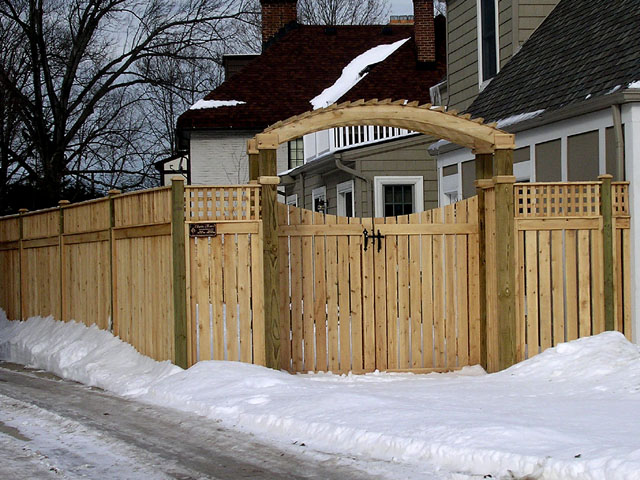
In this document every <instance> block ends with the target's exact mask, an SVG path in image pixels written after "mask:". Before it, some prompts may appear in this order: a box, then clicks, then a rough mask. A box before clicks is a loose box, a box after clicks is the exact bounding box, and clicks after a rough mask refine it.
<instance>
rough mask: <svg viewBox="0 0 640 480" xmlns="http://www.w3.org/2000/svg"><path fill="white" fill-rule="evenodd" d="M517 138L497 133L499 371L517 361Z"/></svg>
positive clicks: (494, 180) (496, 194)
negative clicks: (515, 191)
mask: <svg viewBox="0 0 640 480" xmlns="http://www.w3.org/2000/svg"><path fill="white" fill-rule="evenodd" d="M514 143H515V142H514V136H513V135H510V134H496V138H495V147H496V151H495V172H494V173H495V176H494V177H493V182H494V184H495V199H496V263H495V264H496V279H497V294H498V298H497V307H498V309H497V321H498V365H497V367H498V369H499V370H503V369H505V368H508V367H510V366H511V365H513V364H515V363H516V361H517V339H516V337H517V328H516V327H517V325H516V298H515V286H516V285H515V284H516V266H515V262H516V259H515V238H514V209H513V184H514V183H515V180H516V179H515V177H514V176H513V149H514V147H515V144H514Z"/></svg>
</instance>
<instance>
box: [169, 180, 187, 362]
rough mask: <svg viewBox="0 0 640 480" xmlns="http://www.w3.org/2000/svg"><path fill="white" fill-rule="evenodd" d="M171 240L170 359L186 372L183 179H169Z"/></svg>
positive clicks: (185, 274)
mask: <svg viewBox="0 0 640 480" xmlns="http://www.w3.org/2000/svg"><path fill="white" fill-rule="evenodd" d="M171 240H172V248H173V255H172V257H173V328H174V330H173V332H174V354H173V356H174V363H175V364H176V365H178V366H179V367H182V368H188V356H187V349H188V345H187V266H186V258H185V228H184V178H183V177H180V176H176V177H173V178H172V179H171Z"/></svg>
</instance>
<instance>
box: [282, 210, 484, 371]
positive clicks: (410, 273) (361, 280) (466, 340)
mask: <svg viewBox="0 0 640 480" xmlns="http://www.w3.org/2000/svg"><path fill="white" fill-rule="evenodd" d="M279 209H280V211H279V216H280V219H281V220H282V221H284V220H286V221H287V223H286V225H288V226H287V227H286V228H282V229H281V233H280V241H279V249H280V250H279V257H280V258H282V260H281V263H280V275H281V282H282V283H284V284H285V285H287V287H284V288H283V289H282V291H281V302H283V303H284V302H286V303H285V305H286V306H282V307H281V313H282V314H283V316H285V317H286V318H287V319H289V320H288V322H287V324H288V325H289V326H290V338H291V343H290V347H289V348H287V351H290V352H291V358H290V360H289V361H286V362H284V363H285V364H286V365H287V366H288V367H289V368H290V369H291V370H293V371H319V370H326V369H328V370H331V371H333V372H347V371H354V372H362V371H372V370H373V369H375V368H378V369H384V370H421V371H433V370H437V369H442V368H445V369H451V368H457V367H460V366H464V365H468V364H470V363H471V362H473V363H477V362H479V360H480V358H479V355H480V352H479V349H478V345H479V343H480V339H479V335H480V332H479V328H478V325H479V321H480V319H479V311H478V305H479V303H478V301H477V295H479V291H478V286H477V285H478V284H477V278H478V274H477V269H478V252H477V249H474V248H471V252H470V251H469V245H473V242H477V232H478V225H477V213H474V209H475V210H477V199H476V198H473V199H470V200H466V201H464V202H460V203H458V204H456V205H451V206H448V207H444V208H442V209H437V210H432V211H428V212H423V213H417V214H413V215H409V216H401V217H397V218H396V217H390V218H378V219H374V220H372V219H370V218H351V219H347V218H344V217H335V216H333V215H321V214H312V213H311V212H309V211H308V210H303V209H298V208H294V207H287V206H284V205H279ZM470 212H471V213H470ZM471 222H473V223H471ZM372 226H374V227H375V230H376V231H377V230H378V229H380V230H381V232H385V237H384V248H382V250H381V251H380V252H378V251H377V245H376V247H374V246H372V245H371V241H369V243H368V249H367V251H365V250H364V240H363V238H364V237H363V234H362V233H363V231H364V229H365V228H367V229H368V230H369V231H370V230H371V228H372ZM449 232H450V233H449ZM460 232H464V233H460ZM469 253H471V255H470V254H469ZM285 258H286V259H285ZM443 280H444V281H443ZM287 292H290V296H289V295H287ZM307 305H310V307H307ZM434 312H436V313H435V315H434ZM285 338H289V335H286V336H285ZM471 345H473V347H471ZM283 351H284V350H283Z"/></svg>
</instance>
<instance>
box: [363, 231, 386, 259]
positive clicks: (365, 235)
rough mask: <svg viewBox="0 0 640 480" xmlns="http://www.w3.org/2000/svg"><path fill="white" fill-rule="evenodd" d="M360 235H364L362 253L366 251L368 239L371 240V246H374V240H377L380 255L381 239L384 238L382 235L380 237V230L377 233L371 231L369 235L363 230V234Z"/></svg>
mask: <svg viewBox="0 0 640 480" xmlns="http://www.w3.org/2000/svg"><path fill="white" fill-rule="evenodd" d="M362 234H363V235H364V251H365V252H366V251H367V246H368V244H369V239H371V242H372V245H375V244H376V239H377V240H378V253H380V250H382V239H383V238H384V235H382V234H381V233H380V229H378V233H373V230H371V233H369V232H368V231H367V229H366V228H365V229H364V232H362Z"/></svg>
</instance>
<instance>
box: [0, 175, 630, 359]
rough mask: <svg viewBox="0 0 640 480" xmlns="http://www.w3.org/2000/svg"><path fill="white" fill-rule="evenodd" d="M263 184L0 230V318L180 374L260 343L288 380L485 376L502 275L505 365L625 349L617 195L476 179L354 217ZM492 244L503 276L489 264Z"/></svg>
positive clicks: (169, 192)
mask: <svg viewBox="0 0 640 480" xmlns="http://www.w3.org/2000/svg"><path fill="white" fill-rule="evenodd" d="M505 178H506V177H505ZM510 178H512V177H510ZM264 181H268V182H270V183H269V184H267V185H260V184H257V183H254V184H249V185H240V186H224V187H205V186H203V187H191V186H188V187H185V186H184V184H183V182H174V183H173V185H172V186H171V187H166V188H159V189H153V190H146V191H141V192H133V193H127V194H117V193H115V192H113V194H112V195H110V196H109V197H108V198H104V199H99V200H94V201H90V202H83V203H78V204H74V205H67V204H62V205H61V206H60V207H59V208H55V209H49V210H42V211H38V212H21V214H20V215H14V216H9V217H3V218H0V265H1V268H0V282H1V285H2V288H0V306H1V307H2V308H4V309H5V310H6V311H7V315H8V317H9V318H27V317H29V316H33V315H54V316H55V317H56V318H60V319H62V320H70V319H75V320H77V321H81V322H84V323H85V324H87V325H90V324H93V323H95V324H97V325H98V326H99V327H100V328H104V329H110V330H111V331H113V333H114V334H116V335H118V336H119V337H120V338H122V339H123V340H124V341H127V342H128V343H130V344H131V345H133V346H134V347H135V348H137V349H138V350H139V351H140V352H141V353H143V354H146V355H149V356H151V357H153V358H155V359H158V360H164V359H170V360H173V361H175V362H176V363H177V364H179V365H182V366H188V365H191V364H193V363H195V362H197V361H199V360H208V359H226V360H239V361H243V362H251V363H256V364H262V365H264V364H268V363H269V358H268V351H269V348H270V342H271V345H273V344H276V345H277V346H278V347H279V349H280V352H279V355H278V358H279V362H280V363H279V366H280V367H281V368H284V369H287V370H290V371H308V370H314V371H318V370H331V371H334V372H346V371H354V372H365V371H372V370H374V369H381V370H395V371H402V370H411V371H439V370H447V369H452V368H459V367H462V366H465V365H471V364H476V363H481V364H483V365H485V366H487V367H488V368H489V370H496V369H498V368H499V367H498V365H499V352H498V350H499V348H500V343H501V339H502V336H501V335H502V334H501V332H500V331H499V325H498V322H497V320H496V319H497V318H498V313H499V308H500V301H501V300H500V295H499V292H498V291H497V282H496V275H497V272H498V270H499V269H501V268H507V267H508V268H513V269H514V271H515V286H514V289H515V298H516V316H515V318H516V322H515V325H514V330H515V335H514V337H515V343H516V352H517V358H518V360H522V359H524V358H527V357H530V356H532V355H535V354H537V353H539V352H541V351H542V350H544V349H546V348H548V347H550V346H553V345H556V344H558V343H559V342H563V341H566V340H572V339H574V338H578V337H581V336H585V335H590V334H594V333H598V332H601V331H603V330H604V329H614V328H615V329H617V330H620V331H622V332H623V333H624V334H625V335H627V337H629V338H630V334H631V310H630V298H631V291H630V265H631V263H630V248H631V246H630V243H629V219H630V217H629V211H628V183H625V182H616V183H613V184H611V180H610V178H608V177H604V178H602V179H601V181H599V182H582V183H553V184H549V183H546V184H539V183H534V184H516V185H515V186H514V185H512V184H511V183H502V184H500V183H499V182H498V183H496V182H494V181H492V180H481V181H479V183H478V185H479V187H480V188H479V191H480V194H479V195H478V196H477V197H474V198H471V199H468V200H465V201H463V202H458V203H456V204H454V205H450V206H447V207H443V208H440V209H435V210H431V211H428V212H422V213H416V214H413V215H408V216H400V217H391V218H376V219H362V218H341V217H335V216H331V215H323V214H320V213H314V212H310V211H308V210H304V209H298V208H294V207H288V206H285V205H281V204H278V205H277V208H276V209H275V211H273V212H272V211H270V210H269V208H267V206H266V204H265V199H264V196H263V195H264V191H265V186H268V187H270V188H272V187H273V186H274V185H273V182H272V180H270V177H267V178H266V179H264ZM497 188H503V189H505V188H506V189H513V195H512V196H511V198H512V200H513V204H509V203H507V204H506V205H496V201H495V198H496V189H497ZM272 189H273V188H272ZM509 192H510V190H509ZM505 212H507V214H508V215H511V220H513V227H511V226H509V225H511V224H510V223H504V224H503V223H501V222H500V221H498V218H499V217H500V215H504V213H505ZM271 213H273V215H274V218H275V219H276V220H277V228H276V229H275V232H276V235H277V236H276V237H275V247H273V250H271V248H272V247H271V246H270V245H269V242H270V241H271V240H269V242H268V241H267V239H268V238H269V237H268V234H267V232H266V231H265V230H266V227H267V226H269V225H271V226H273V225H274V222H273V221H272V220H267V215H270V214H271ZM505 225H508V228H507V230H505ZM505 235H506V236H509V235H513V238H514V240H515V242H514V244H515V255H514V256H513V258H514V265H507V266H505V264H504V262H501V255H499V252H498V251H496V250H497V247H496V245H497V244H500V243H499V242H498V240H499V239H500V238H501V237H502V236H505ZM268 255H274V258H276V263H275V264H274V265H273V266H272V267H273V268H274V269H275V271H276V277H277V279H278V282H277V284H278V288H277V290H276V291H275V292H273V296H271V292H272V291H273V285H270V284H269V283H268V282H266V281H265V278H267V275H266V272H268V270H269V268H271V267H270V266H269V265H268V262H267V261H266V260H265V259H267V258H268ZM505 258H508V256H506V255H505ZM270 302H274V303H272V304H271V305H275V307H276V310H277V320H278V321H277V324H276V325H275V331H273V330H272V329H273V325H272V324H270V323H269V321H268V309H269V308H272V307H271V306H270Z"/></svg>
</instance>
